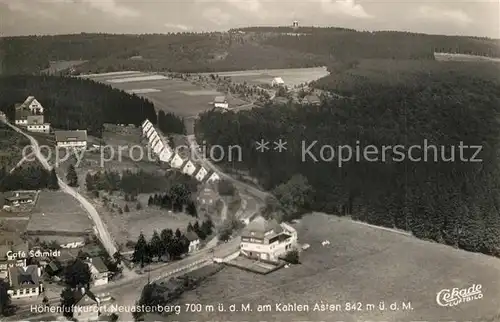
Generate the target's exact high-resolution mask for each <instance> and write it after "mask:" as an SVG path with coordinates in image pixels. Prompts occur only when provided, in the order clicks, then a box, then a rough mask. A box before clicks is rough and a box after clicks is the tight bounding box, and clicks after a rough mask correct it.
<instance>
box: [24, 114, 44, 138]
mask: <svg viewBox="0 0 500 322" xmlns="http://www.w3.org/2000/svg"><path fill="white" fill-rule="evenodd" d="M26 126H27V130H28V131H30V132H40V133H49V132H50V124H49V123H45V122H44V117H43V115H42V114H40V115H28V117H27V123H26Z"/></svg>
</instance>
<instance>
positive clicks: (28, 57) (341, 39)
mask: <svg viewBox="0 0 500 322" xmlns="http://www.w3.org/2000/svg"><path fill="white" fill-rule="evenodd" d="M291 32H294V33H296V34H298V35H294V34H289V33H291ZM499 45H500V44H499V41H498V40H492V39H487V38H477V37H465V36H443V35H425V34H415V33H409V32H396V31H384V32H359V31H355V30H351V29H344V28H312V27H301V28H298V29H296V30H293V29H292V28H290V27H254V28H244V29H238V30H230V31H229V32H224V33H222V32H213V33H175V34H174V33H171V34H148V35H112V34H86V33H82V34H74V35H58V36H25V37H4V38H1V39H0V48H1V51H0V55H1V58H2V66H1V71H2V73H3V74H37V73H39V72H40V71H42V70H43V69H46V68H48V67H49V66H50V62H51V61H78V60H80V61H86V62H85V63H83V64H81V65H78V66H75V67H74V68H75V72H77V73H83V72H110V71H117V70H145V71H152V70H154V71H179V72H212V71H213V72H216V71H223V70H242V69H265V68H291V67H310V66H319V65H329V64H330V63H332V62H333V61H335V60H343V59H362V58H381V59H419V60H422V59H424V60H427V59H431V60H432V59H434V56H433V53H434V52H435V51H437V52H451V53H463V54H477V55H484V56H490V57H500V46H499ZM32 48H37V50H30V49H32Z"/></svg>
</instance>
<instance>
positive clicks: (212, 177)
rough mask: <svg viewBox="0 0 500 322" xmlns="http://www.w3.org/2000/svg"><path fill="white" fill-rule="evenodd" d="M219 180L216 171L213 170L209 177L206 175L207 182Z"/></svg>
mask: <svg viewBox="0 0 500 322" xmlns="http://www.w3.org/2000/svg"><path fill="white" fill-rule="evenodd" d="M219 180H220V176H219V175H218V174H217V173H216V172H213V173H212V174H211V175H210V177H208V179H207V182H209V183H215V182H217V181H219Z"/></svg>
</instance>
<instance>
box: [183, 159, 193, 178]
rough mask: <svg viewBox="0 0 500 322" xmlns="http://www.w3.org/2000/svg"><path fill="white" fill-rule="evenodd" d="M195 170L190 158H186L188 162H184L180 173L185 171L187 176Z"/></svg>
mask: <svg viewBox="0 0 500 322" xmlns="http://www.w3.org/2000/svg"><path fill="white" fill-rule="evenodd" d="M195 171H196V166H195V165H194V163H193V162H191V160H188V162H186V164H185V165H184V168H182V173H185V174H187V175H188V176H192V175H193V173H194V172H195Z"/></svg>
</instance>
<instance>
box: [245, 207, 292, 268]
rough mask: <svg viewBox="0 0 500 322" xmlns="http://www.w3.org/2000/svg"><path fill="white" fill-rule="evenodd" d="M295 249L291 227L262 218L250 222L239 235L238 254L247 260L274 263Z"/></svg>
mask: <svg viewBox="0 0 500 322" xmlns="http://www.w3.org/2000/svg"><path fill="white" fill-rule="evenodd" d="M296 247H297V232H296V230H295V229H294V228H293V227H291V226H290V225H287V224H285V223H283V224H281V225H280V224H278V223H277V222H276V221H274V220H271V221H267V220H265V219H264V218H263V217H262V216H258V217H256V218H255V219H254V220H253V221H252V222H250V223H249V224H248V226H246V227H245V229H244V230H243V234H242V235H241V245H240V252H241V254H242V255H244V256H247V257H249V258H255V259H261V260H268V261H272V262H276V261H278V259H279V257H280V256H283V255H285V254H286V253H287V252H289V251H291V250H292V249H295V248H296Z"/></svg>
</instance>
